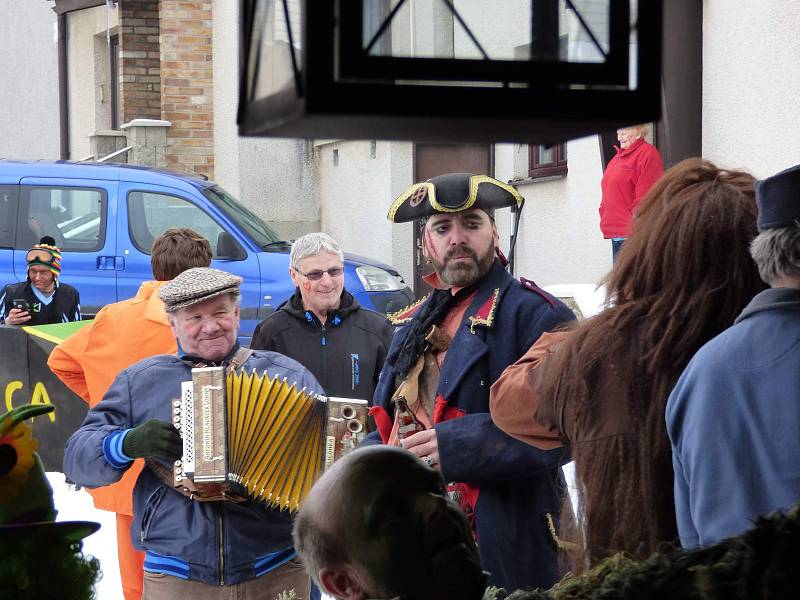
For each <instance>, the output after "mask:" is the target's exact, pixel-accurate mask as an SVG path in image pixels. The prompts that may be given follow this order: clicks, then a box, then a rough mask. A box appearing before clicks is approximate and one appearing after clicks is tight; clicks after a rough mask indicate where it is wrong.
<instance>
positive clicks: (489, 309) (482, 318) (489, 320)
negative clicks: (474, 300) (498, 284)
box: [469, 288, 500, 334]
mask: <svg viewBox="0 0 800 600" xmlns="http://www.w3.org/2000/svg"><path fill="white" fill-rule="evenodd" d="M499 297H500V288H496V289H495V290H494V293H493V294H492V295H491V296H489V298H487V300H486V302H484V303H483V304H481V306H480V308H478V310H476V311H475V314H474V315H471V316H470V317H469V321H470V326H469V331H470V333H473V334H474V333H475V326H476V325H483V326H484V327H491V326H492V325H493V324H494V313H495V312H496V311H497V299H498V298H499Z"/></svg>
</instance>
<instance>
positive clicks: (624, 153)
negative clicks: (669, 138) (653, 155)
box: [614, 138, 646, 156]
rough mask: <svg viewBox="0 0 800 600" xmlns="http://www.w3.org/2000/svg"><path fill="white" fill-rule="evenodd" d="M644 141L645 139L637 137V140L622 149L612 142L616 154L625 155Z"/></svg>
mask: <svg viewBox="0 0 800 600" xmlns="http://www.w3.org/2000/svg"><path fill="white" fill-rule="evenodd" d="M645 143H646V140H645V139H644V138H639V139H638V140H636V141H635V142H633V143H632V144H631V145H630V146H628V147H627V148H624V149H623V148H622V147H620V146H617V145H616V144H614V148H615V149H616V150H617V156H626V155H628V154H630V153H631V152H633V151H634V150H636V149H637V148H638V147H639V146H641V145H642V144H645Z"/></svg>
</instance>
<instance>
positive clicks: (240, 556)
mask: <svg viewBox="0 0 800 600" xmlns="http://www.w3.org/2000/svg"><path fill="white" fill-rule="evenodd" d="M244 368H245V369H246V370H247V371H248V372H252V371H258V372H263V371H266V372H267V373H269V374H270V375H271V376H276V375H277V376H278V377H285V378H286V379H287V380H288V381H289V382H296V383H297V385H298V387H301V388H302V387H306V388H308V389H309V390H311V391H314V392H318V393H321V392H322V388H321V387H320V386H319V384H318V383H317V381H316V379H314V377H313V375H311V373H310V372H309V371H308V370H307V369H305V368H304V367H303V366H301V365H300V364H299V363H297V362H296V361H294V360H292V359H290V358H287V357H285V356H283V355H282V354H278V353H276V352H266V351H255V352H253V354H252V355H251V356H250V358H249V359H248V360H247V361H246V362H245V363H244ZM191 378H192V375H191V366H190V365H189V364H188V363H187V362H184V361H183V360H181V359H180V358H179V357H178V356H174V355H160V356H154V357H152V358H147V359H145V360H142V361H140V362H138V363H136V364H134V365H133V366H131V367H129V368H127V369H125V370H124V371H122V372H121V373H120V374H119V375H118V376H117V378H116V379H115V380H114V383H113V384H112V385H111V387H110V388H109V389H108V392H106V395H105V396H104V397H103V400H102V402H100V403H99V404H97V405H96V406H95V407H94V408H92V409H91V410H90V411H89V413H88V415H87V416H86V420H85V421H84V422H83V425H82V426H81V428H80V429H79V430H78V431H76V432H75V433H74V434H73V435H72V437H70V439H69V440H68V441H67V447H66V450H65V453H64V472H65V473H66V475H67V477H69V478H70V479H72V480H73V481H75V482H76V483H78V484H80V485H83V486H86V487H90V488H91V487H100V486H104V485H109V484H111V483H114V482H115V481H118V480H119V479H120V477H122V474H123V473H124V472H125V469H127V467H128V466H129V464H130V463H118V462H117V461H116V460H115V457H116V456H118V455H115V454H114V453H113V451H111V450H110V449H109V448H108V447H107V446H108V444H105V446H106V447H105V448H104V442H105V441H106V440H107V438H108V439H109V440H111V439H115V438H116V437H117V435H118V432H120V431H122V430H126V429H129V428H132V427H136V426H137V425H140V424H142V423H143V422H145V421H147V420H148V419H160V420H162V421H169V422H171V421H172V400H173V399H177V398H179V397H180V384H181V382H182V381H189V380H191ZM115 464H116V466H115ZM165 464H166V463H165ZM167 466H168V467H169V468H171V467H172V465H171V464H169V465H167ZM133 514H134V518H133V525H132V527H131V538H132V540H133V544H134V546H136V547H137V548H139V549H140V550H145V551H146V552H147V554H146V558H145V570H152V571H155V572H161V573H168V574H170V575H174V576H176V577H181V578H183V579H191V580H196V581H202V582H204V583H207V584H211V585H222V584H235V583H239V582H242V581H247V580H249V579H253V578H255V577H258V576H260V575H263V574H264V573H266V572H267V571H269V570H271V569H272V568H275V567H277V566H279V565H280V564H282V563H283V562H286V561H288V560H289V559H290V558H291V557H292V556H293V555H294V550H293V548H292V536H291V529H292V520H291V518H290V516H289V514H288V513H287V512H279V511H276V510H268V509H266V508H264V507H263V506H261V505H259V504H256V503H253V502H243V503H240V504H237V503H233V502H198V501H195V500H190V499H189V498H187V497H186V496H184V495H182V494H181V493H179V492H178V491H176V490H175V489H173V488H170V487H167V486H165V485H164V484H163V483H162V482H161V480H160V479H158V477H156V476H155V475H154V474H153V473H152V471H150V469H147V468H145V469H144V470H143V471H142V474H141V475H140V476H139V479H138V480H137V482H136V487H135V488H134V491H133Z"/></svg>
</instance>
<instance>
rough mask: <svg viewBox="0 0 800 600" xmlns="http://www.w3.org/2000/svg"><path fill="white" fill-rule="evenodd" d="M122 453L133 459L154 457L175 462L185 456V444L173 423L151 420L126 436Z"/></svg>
mask: <svg viewBox="0 0 800 600" xmlns="http://www.w3.org/2000/svg"><path fill="white" fill-rule="evenodd" d="M122 451H123V452H124V453H125V454H126V455H127V456H130V457H131V458H151V457H152V458H160V459H162V460H165V461H167V462H173V461H176V460H178V459H179V458H180V457H181V456H182V455H183V442H182V441H181V436H180V434H179V433H178V430H177V429H175V427H174V426H173V425H172V423H168V422H167V421H159V420H158V419H150V420H149V421H145V422H144V423H142V424H141V425H139V426H138V427H134V428H133V429H131V430H130V431H129V432H128V433H127V434H126V435H125V439H124V440H123V441H122Z"/></svg>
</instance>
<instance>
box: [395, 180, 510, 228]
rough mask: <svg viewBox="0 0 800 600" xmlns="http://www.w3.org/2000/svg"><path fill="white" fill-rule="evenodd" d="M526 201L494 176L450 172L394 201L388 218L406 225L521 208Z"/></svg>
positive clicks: (414, 187) (426, 182)
mask: <svg viewBox="0 0 800 600" xmlns="http://www.w3.org/2000/svg"><path fill="white" fill-rule="evenodd" d="M523 202H524V199H523V198H522V196H520V194H519V192H518V191H517V190H515V189H514V188H513V187H512V186H510V185H508V184H507V183H503V182H502V181H498V180H497V179H495V178H494V177H489V176H488V175H473V174H472V173H448V174H447V175H438V176H437V177H431V178H430V179H429V180H428V181H424V182H422V183H415V184H414V185H412V186H411V187H410V188H408V189H407V190H406V191H405V192H403V193H402V194H400V195H399V196H398V197H397V198H396V199H395V201H394V202H392V206H391V208H390V209H389V214H388V215H387V218H388V219H389V220H390V221H391V222H392V223H405V222H406V221H416V220H417V219H424V218H426V217H430V216H431V215H436V214H449V213H455V212H461V211H463V210H469V209H471V208H481V209H483V210H485V211H487V212H489V211H493V210H495V209H498V208H505V207H507V206H517V207H519V206H522V203H523Z"/></svg>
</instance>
